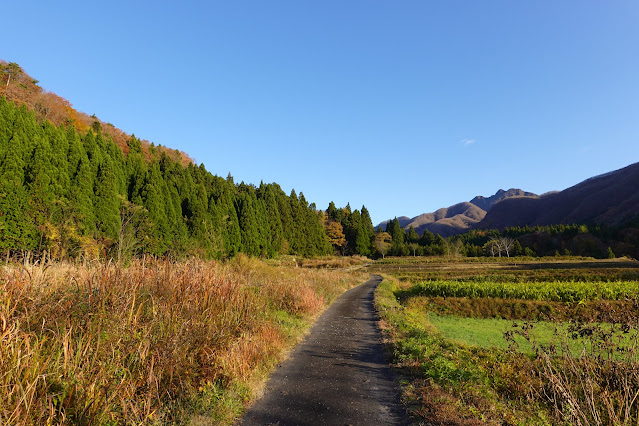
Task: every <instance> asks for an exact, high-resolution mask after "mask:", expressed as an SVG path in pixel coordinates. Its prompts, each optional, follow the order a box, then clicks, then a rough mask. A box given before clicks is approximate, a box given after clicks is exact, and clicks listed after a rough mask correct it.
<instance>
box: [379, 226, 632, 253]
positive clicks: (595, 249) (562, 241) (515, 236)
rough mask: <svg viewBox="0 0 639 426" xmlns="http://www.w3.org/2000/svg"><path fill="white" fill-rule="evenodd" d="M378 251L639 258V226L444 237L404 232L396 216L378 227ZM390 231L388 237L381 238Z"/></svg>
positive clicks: (555, 228) (517, 229)
mask: <svg viewBox="0 0 639 426" xmlns="http://www.w3.org/2000/svg"><path fill="white" fill-rule="evenodd" d="M376 235H377V237H376V242H377V247H378V252H379V254H380V255H382V251H385V253H383V254H384V255H392V256H409V255H410V256H413V255H418V256H432V255H450V256H468V257H480V256H556V255H562V256H563V255H574V256H589V257H595V258H611V257H618V256H629V257H633V258H638V257H639V226H637V224H626V225H625V226H621V227H615V228H612V227H606V226H603V225H584V224H581V225H579V224H571V225H551V226H533V227H531V226H524V227H513V228H506V229H504V230H502V231H499V230H496V229H490V230H472V231H468V232H466V233H463V234H460V235H456V236H453V237H449V238H442V237H441V236H439V235H437V234H433V233H431V232H429V231H428V230H425V231H424V233H423V234H422V235H421V236H420V235H418V234H417V233H416V232H415V230H414V229H413V227H412V226H411V227H410V229H409V230H408V231H405V230H404V229H403V228H402V227H401V226H400V224H399V221H398V220H397V219H393V220H391V221H389V222H388V224H387V226H386V229H385V230H383V229H378V230H377V234H376ZM383 235H386V237H380V236H383Z"/></svg>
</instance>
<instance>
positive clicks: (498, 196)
mask: <svg viewBox="0 0 639 426" xmlns="http://www.w3.org/2000/svg"><path fill="white" fill-rule="evenodd" d="M513 197H537V195H536V194H534V193H532V192H527V191H524V190H522V189H518V188H510V189H508V190H503V189H499V190H498V191H497V192H496V193H495V194H493V195H491V196H489V197H483V196H481V195H478V196H476V197H474V198H473V199H472V200H470V201H462V202H460V203H457V204H453V205H452V206H449V207H443V208H440V209H437V210H435V211H434V212H431V213H422V214H421V215H418V216H415V217H413V218H409V217H407V216H400V217H398V218H397V220H398V221H399V224H400V226H402V228H404V229H406V230H408V229H410V227H411V226H412V227H413V228H414V229H415V232H417V233H418V234H422V233H423V232H424V231H425V230H428V231H430V232H432V233H434V234H439V235H441V236H442V237H449V236H451V235H456V234H460V233H462V232H465V231H467V230H469V229H471V228H472V227H473V226H475V225H476V224H478V223H479V222H481V221H482V220H483V219H484V217H485V216H486V213H487V211H488V210H490V209H491V208H492V207H493V206H495V205H496V204H497V203H499V202H501V201H503V200H505V199H508V198H513ZM388 222H389V221H388V220H387V221H384V222H381V223H380V224H379V225H378V227H379V226H382V227H385V226H386V225H387V224H388Z"/></svg>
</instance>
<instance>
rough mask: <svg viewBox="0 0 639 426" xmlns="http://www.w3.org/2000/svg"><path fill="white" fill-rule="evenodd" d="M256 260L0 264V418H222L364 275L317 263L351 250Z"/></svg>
mask: <svg viewBox="0 0 639 426" xmlns="http://www.w3.org/2000/svg"><path fill="white" fill-rule="evenodd" d="M304 262H306V263H310V264H311V266H314V265H313V263H314V262H312V261H310V260H309V261H304ZM269 263H270V264H269ZM269 263H267V262H266V261H260V260H256V259H251V258H248V257H246V256H242V255H240V256H237V257H236V258H235V259H233V260H231V261H228V262H216V261H201V260H189V261H183V262H177V263H174V262H169V261H155V260H152V261H149V260H145V261H138V262H134V263H133V264H132V265H131V266H129V267H126V268H122V267H118V266H116V265H113V264H110V263H106V264H105V263H88V264H72V263H53V264H46V265H41V264H35V265H34V264H29V263H26V264H25V263H21V264H17V263H12V264H11V263H10V264H6V265H4V266H2V268H1V269H0V424H3V425H12V424H34V425H40V424H60V423H72V424H166V423H170V424H173V423H182V424H186V423H202V424H207V423H208V424H211V423H215V424H220V423H222V424H225V423H226V424H229V423H231V422H232V421H233V420H234V419H235V418H236V417H237V416H238V415H239V414H241V412H242V411H243V409H244V407H245V406H246V405H247V404H248V403H249V402H250V401H251V400H252V399H254V398H255V396H256V395H257V393H258V392H259V388H260V385H261V383H262V382H263V380H264V379H265V377H266V375H267V373H268V371H269V369H271V368H272V367H273V366H274V365H275V364H276V362H277V360H279V359H281V357H282V356H284V355H285V353H286V350H287V349H289V348H290V347H291V346H292V345H293V344H294V343H295V342H296V341H297V339H299V337H300V335H301V334H302V333H303V331H304V330H305V329H306V328H307V327H308V326H309V324H310V323H311V321H312V319H313V318H314V317H316V316H317V315H318V314H319V313H320V312H322V311H323V309H324V308H325V307H326V306H327V305H328V304H329V303H330V302H331V301H333V300H334V299H335V298H336V297H337V296H338V295H340V294H341V293H342V292H344V291H345V290H347V289H348V288H351V287H352V286H354V285H356V284H358V283H361V282H363V280H364V279H365V278H366V277H367V275H363V274H361V273H358V272H344V271H342V270H337V269H328V268H330V267H333V268H335V267H341V266H350V265H352V264H354V263H358V262H353V261H351V260H349V261H348V262H343V261H342V260H340V259H336V260H333V261H327V260H323V261H321V262H319V261H317V262H315V263H317V264H321V265H320V267H319V268H317V267H315V268H303V267H299V266H298V262H297V261H290V260H284V261H281V262H279V264H277V265H276V264H274V263H278V262H269ZM315 266H316V265H315Z"/></svg>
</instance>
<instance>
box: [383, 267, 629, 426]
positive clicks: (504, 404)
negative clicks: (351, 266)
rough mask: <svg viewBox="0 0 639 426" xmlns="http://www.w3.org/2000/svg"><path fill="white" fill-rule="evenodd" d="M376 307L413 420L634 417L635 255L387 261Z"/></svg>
mask: <svg viewBox="0 0 639 426" xmlns="http://www.w3.org/2000/svg"><path fill="white" fill-rule="evenodd" d="M371 269H372V270H373V271H375V272H379V273H382V274H384V275H385V276H386V280H385V281H384V282H383V283H382V284H381V285H380V286H379V288H378V291H377V294H376V304H377V307H378V309H379V310H380V315H381V317H382V325H383V327H384V328H385V331H386V335H387V337H388V339H389V343H390V344H391V345H390V347H391V349H392V351H393V358H394V363H395V365H396V366H397V367H398V368H399V369H400V371H401V372H402V375H403V377H404V383H403V389H404V399H405V401H406V402H407V404H408V405H409V409H410V411H411V414H412V415H413V416H414V418H415V419H416V420H418V421H419V420H420V419H421V420H424V419H426V420H427V421H432V422H435V423H442V424H486V423H488V424H504V422H505V424H584V425H590V424H630V423H632V424H635V423H636V422H637V421H638V420H639V403H638V401H637V398H638V396H639V347H638V345H637V343H638V342H637V339H638V331H637V330H639V262H636V261H634V260H628V259H616V260H606V261H595V260H593V259H584V258H547V259H521V258H517V259H512V258H511V259H507V258H502V259H482V260H475V259H459V260H454V259H442V258H413V259H386V260H384V261H383V262H377V263H376V264H375V265H373V266H371Z"/></svg>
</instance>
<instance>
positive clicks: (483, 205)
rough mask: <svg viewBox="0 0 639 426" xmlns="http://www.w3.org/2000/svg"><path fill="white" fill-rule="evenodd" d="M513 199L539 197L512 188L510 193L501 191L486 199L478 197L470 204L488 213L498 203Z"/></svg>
mask: <svg viewBox="0 0 639 426" xmlns="http://www.w3.org/2000/svg"><path fill="white" fill-rule="evenodd" d="M512 197H537V195H536V194H533V193H532V192H526V191H523V190H521V189H514V188H511V189H509V190H508V191H504V190H503V189H500V190H499V191H497V193H496V194H495V195H493V196H491V197H488V198H485V197H482V196H481V195H478V196H477V197H475V198H473V199H472V200H470V202H471V203H472V204H474V205H476V206H477V207H479V208H480V209H482V210H485V211H488V210H490V209H491V208H492V207H493V206H494V205H495V204H497V203H498V202H500V201H502V200H505V199H506V198H512Z"/></svg>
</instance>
